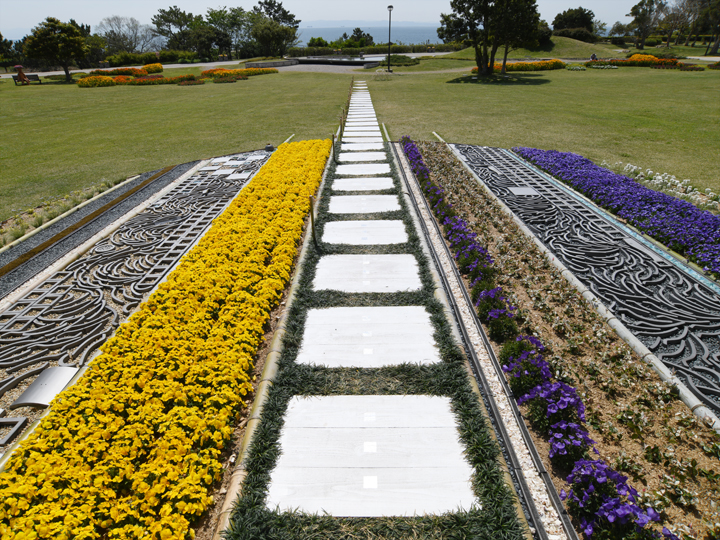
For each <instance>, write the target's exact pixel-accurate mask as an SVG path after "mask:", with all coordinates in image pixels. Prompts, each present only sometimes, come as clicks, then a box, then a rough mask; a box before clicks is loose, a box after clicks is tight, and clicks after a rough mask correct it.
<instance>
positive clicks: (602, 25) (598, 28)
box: [592, 19, 607, 36]
mask: <svg viewBox="0 0 720 540" xmlns="http://www.w3.org/2000/svg"><path fill="white" fill-rule="evenodd" d="M592 26H593V27H592V33H593V34H595V35H596V36H604V35H605V32H607V23H606V22H603V21H601V20H600V19H593V23H592Z"/></svg>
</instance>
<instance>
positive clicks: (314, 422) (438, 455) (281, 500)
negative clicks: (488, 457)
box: [266, 396, 478, 517]
mask: <svg viewBox="0 0 720 540" xmlns="http://www.w3.org/2000/svg"><path fill="white" fill-rule="evenodd" d="M456 422H457V421H456V419H455V416H454V414H453V413H452V411H451V410H450V400H449V398H445V397H436V396H324V397H310V398H307V397H294V398H292V399H291V400H290V404H289V406H288V411H287V413H286V416H285V422H284V426H283V429H282V431H281V434H280V441H279V444H280V449H281V452H282V453H281V455H280V458H279V459H278V463H277V466H276V468H275V470H273V472H272V473H271V480H270V486H269V489H268V497H267V503H266V504H267V507H268V508H270V509H275V508H279V509H280V510H293V509H298V510H300V511H303V512H307V513H315V512H317V513H320V514H322V513H328V514H330V515H333V516H337V517H341V516H342V517H370V516H414V515H418V516H420V515H426V514H442V513H445V512H452V511H456V510H458V509H466V510H467V509H470V508H471V507H473V506H475V505H478V502H477V500H476V499H475V496H474V494H473V492H472V488H471V483H470V482H471V477H472V473H473V471H472V468H471V467H470V465H469V464H468V463H467V461H466V460H465V458H464V456H463V445H462V443H461V441H460V439H459V433H458V431H457V427H456Z"/></svg>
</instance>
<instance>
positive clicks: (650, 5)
mask: <svg viewBox="0 0 720 540" xmlns="http://www.w3.org/2000/svg"><path fill="white" fill-rule="evenodd" d="M666 7H667V4H666V3H665V2H663V0H640V2H638V3H637V4H635V5H634V6H633V7H632V9H631V10H630V14H629V15H628V17H632V18H633V25H634V26H635V35H636V36H637V37H638V41H637V48H638V49H644V48H645V40H646V39H647V37H648V36H649V35H650V34H651V33H652V32H653V31H654V30H655V29H656V28H657V27H658V24H659V23H660V21H661V20H662V18H663V14H664V13H665V8H666Z"/></svg>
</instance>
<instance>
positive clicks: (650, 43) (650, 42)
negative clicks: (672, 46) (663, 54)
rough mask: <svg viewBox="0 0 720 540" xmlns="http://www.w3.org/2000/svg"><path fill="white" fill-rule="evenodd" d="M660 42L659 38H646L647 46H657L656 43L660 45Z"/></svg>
mask: <svg viewBox="0 0 720 540" xmlns="http://www.w3.org/2000/svg"><path fill="white" fill-rule="evenodd" d="M659 44H660V43H659V42H658V40H657V39H650V38H648V39H646V40H645V46H646V47H655V46H656V45H659Z"/></svg>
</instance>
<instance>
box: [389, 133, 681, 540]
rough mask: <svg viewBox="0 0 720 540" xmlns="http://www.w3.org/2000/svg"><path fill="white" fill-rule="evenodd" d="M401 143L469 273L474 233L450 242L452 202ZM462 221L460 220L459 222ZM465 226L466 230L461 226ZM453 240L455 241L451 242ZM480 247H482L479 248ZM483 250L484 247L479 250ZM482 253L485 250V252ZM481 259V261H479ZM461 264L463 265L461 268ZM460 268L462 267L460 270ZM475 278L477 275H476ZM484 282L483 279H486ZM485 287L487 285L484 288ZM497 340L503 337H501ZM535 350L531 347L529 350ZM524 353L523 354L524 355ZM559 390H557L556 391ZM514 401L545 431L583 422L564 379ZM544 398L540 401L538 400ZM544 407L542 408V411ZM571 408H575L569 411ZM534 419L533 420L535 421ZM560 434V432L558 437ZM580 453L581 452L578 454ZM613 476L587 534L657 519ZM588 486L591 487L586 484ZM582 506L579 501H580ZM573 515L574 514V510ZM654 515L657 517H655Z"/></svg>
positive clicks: (412, 149) (579, 433) (579, 434)
mask: <svg viewBox="0 0 720 540" xmlns="http://www.w3.org/2000/svg"><path fill="white" fill-rule="evenodd" d="M401 143H402V145H403V149H404V151H405V153H406V155H407V157H408V161H409V162H410V164H411V168H412V169H413V172H415V174H416V176H417V177H418V179H419V180H420V184H421V186H422V187H423V190H424V191H425V193H426V196H427V197H428V201H429V202H430V203H431V204H430V206H431V208H432V209H433V211H434V213H435V214H436V215H437V217H438V220H439V221H440V223H441V224H442V225H443V226H444V227H445V231H446V236H448V240H449V241H450V243H451V248H452V249H453V251H455V252H456V260H458V259H460V260H458V267H459V268H460V270H461V271H462V272H463V273H464V274H465V275H468V274H470V275H471V272H472V271H473V270H474V268H473V263H472V262H471V261H470V262H468V261H462V260H461V257H462V255H461V253H462V249H467V246H468V245H469V244H472V243H474V240H475V237H474V236H473V237H471V236H470V235H469V234H466V235H465V238H466V239H465V242H464V244H461V245H460V246H458V245H457V244H456V242H453V240H452V239H451V238H450V235H451V234H452V230H450V231H448V224H450V223H452V221H454V222H455V224H456V225H457V224H458V223H459V222H462V220H461V218H459V217H457V216H455V215H454V214H455V212H454V210H453V209H452V206H451V205H450V204H449V203H447V202H445V201H443V198H442V192H443V190H442V188H440V187H438V186H436V185H434V184H433V183H432V181H431V180H430V178H429V171H428V169H427V167H426V166H425V164H424V162H423V159H422V155H421V154H420V152H419V150H418V149H417V147H416V146H415V144H414V143H413V142H412V141H411V140H410V139H409V138H408V137H403V139H402V140H401ZM462 223H463V224H464V222H462ZM465 228H466V230H469V229H468V228H467V227H466V226H465ZM453 244H456V245H453ZM458 247H459V248H460V251H459V250H458ZM480 249H482V248H480ZM474 251H475V252H476V253H481V252H480V251H478V250H477V249H474ZM483 251H484V250H483ZM485 253H486V252H485ZM482 259H483V257H482V255H480V257H479V258H478V260H477V262H476V263H475V267H480V266H482V265H484V264H485V263H486V261H482ZM480 261H482V262H480ZM463 266H464V268H463ZM463 270H464V271H463ZM476 279H477V278H476ZM486 283H487V282H486ZM486 290H487V289H486ZM522 340H528V341H530V342H531V345H534V346H536V347H542V344H541V343H540V342H539V341H538V340H536V339H534V338H527V337H526V336H519V337H517V341H518V342H519V341H522ZM501 341H505V340H504V339H503V340H501ZM508 346H509V344H508V343H507V342H506V346H505V348H507V347H508ZM533 352H535V351H533ZM526 356H527V355H526ZM508 360H509V361H510V362H512V361H513V360H515V359H514V358H513V357H512V356H510V357H509V359H508ZM536 365H539V366H540V368H539V372H540V374H541V378H545V377H546V375H547V374H549V370H547V371H546V370H544V369H542V368H543V367H544V366H542V365H541V364H536ZM504 368H505V370H506V371H512V369H511V368H508V366H507V365H506V366H504ZM515 376H516V377H517V378H520V379H522V378H523V376H533V377H537V376H538V371H534V372H533V373H529V372H527V370H525V373H522V370H521V371H520V372H519V373H518V372H516V373H515ZM558 392H559V394H558ZM518 397H519V399H518V402H519V403H521V402H522V401H530V402H531V408H532V405H533V404H534V405H535V408H536V409H537V413H545V414H544V415H543V414H537V416H538V418H540V419H542V418H543V416H545V418H546V420H545V423H547V424H552V426H549V425H544V424H543V425H542V426H541V428H544V431H545V432H547V431H548V428H550V427H551V428H554V429H556V430H557V429H562V430H564V429H566V428H567V427H568V424H567V420H575V421H577V422H584V405H583V404H582V401H581V400H580V398H579V396H578V395H577V392H576V391H575V389H574V388H572V387H570V386H568V385H566V384H564V383H560V382H558V383H552V382H551V381H550V380H547V381H546V382H544V383H542V384H541V385H538V386H535V387H534V388H533V389H532V390H530V391H529V392H528V393H527V394H525V395H524V396H518ZM543 399H545V401H544V402H543V401H542V400H543ZM545 409H546V412H545ZM564 411H570V412H571V414H570V416H569V417H565V414H566V413H565V412H564ZM572 411H575V412H572ZM535 423H537V422H535ZM572 425H574V426H577V425H578V424H575V423H573V424H572ZM574 431H575V434H574V435H573V436H572V437H569V438H567V439H566V441H567V442H568V443H569V444H571V445H574V446H581V445H582V443H583V442H585V444H586V445H587V446H591V444H589V443H592V441H590V440H589V439H588V438H587V432H585V431H584V430H582V429H580V430H578V429H574ZM553 436H554V437H557V435H553ZM559 438H562V435H561V437H559ZM553 450H560V451H559V452H558V453H559V454H562V455H564V454H565V453H566V452H564V450H565V449H564V445H563V448H554V447H551V453H553ZM582 457H584V456H582ZM584 463H586V462H585V461H584V460H582V459H581V460H578V461H577V462H576V463H575V465H574V467H573V472H572V473H571V475H570V477H568V479H569V480H570V479H571V478H573V474H575V473H576V470H577V469H578V467H580V466H581V464H584ZM598 463H602V464H603V465H602V467H605V468H607V466H606V465H605V464H604V463H603V462H601V461H600V462H598ZM613 479H614V480H616V481H617V482H616V484H617V485H618V486H620V487H619V488H613V489H612V490H610V491H608V494H607V496H606V497H605V498H603V499H602V502H603V503H605V505H609V506H610V507H612V511H609V510H607V508H608V506H603V507H602V508H601V509H600V510H597V511H596V512H594V513H593V514H591V515H590V516H581V518H582V519H583V520H584V521H583V528H584V532H585V533H586V534H588V536H590V535H592V534H593V532H594V530H593V527H596V528H601V529H603V530H604V531H606V532H610V533H611V534H612V532H613V528H615V529H618V530H616V531H614V532H616V533H617V534H619V536H618V535H617V534H616V535H614V536H610V537H611V538H626V537H627V536H625V534H626V533H627V531H628V530H629V529H632V527H633V523H634V525H635V527H636V528H637V530H638V531H640V530H643V528H644V526H645V525H646V524H647V523H648V522H649V521H650V520H657V519H659V515H658V514H657V513H656V512H655V511H654V510H643V509H641V508H639V507H638V506H636V505H634V504H633V503H634V502H635V498H634V493H633V491H630V490H628V489H625V488H624V487H623V486H625V485H626V484H625V481H626V477H624V476H622V475H620V474H619V473H617V472H615V471H613ZM575 488H576V489H577V490H578V492H581V496H583V493H589V492H591V491H588V492H583V490H582V486H576V487H575ZM590 489H591V490H592V488H590ZM619 495H622V496H624V498H625V500H627V501H628V502H625V500H623V499H620V498H619V497H618V496H619ZM580 507H582V505H580ZM621 514H622V516H623V517H622V519H621V520H620V521H622V523H620V524H621V525H623V527H617V526H616V523H615V522H616V521H618V520H616V516H618V515H621ZM576 515H578V514H577V513H576ZM656 518H657V519H656ZM626 525H627V527H625V526H626ZM644 533H645V534H646V536H644V537H645V538H651V537H652V536H650V534H651V533H650V532H649V531H644ZM666 537H667V538H672V537H673V535H671V533H669V531H668V535H666ZM638 538H642V536H638Z"/></svg>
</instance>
